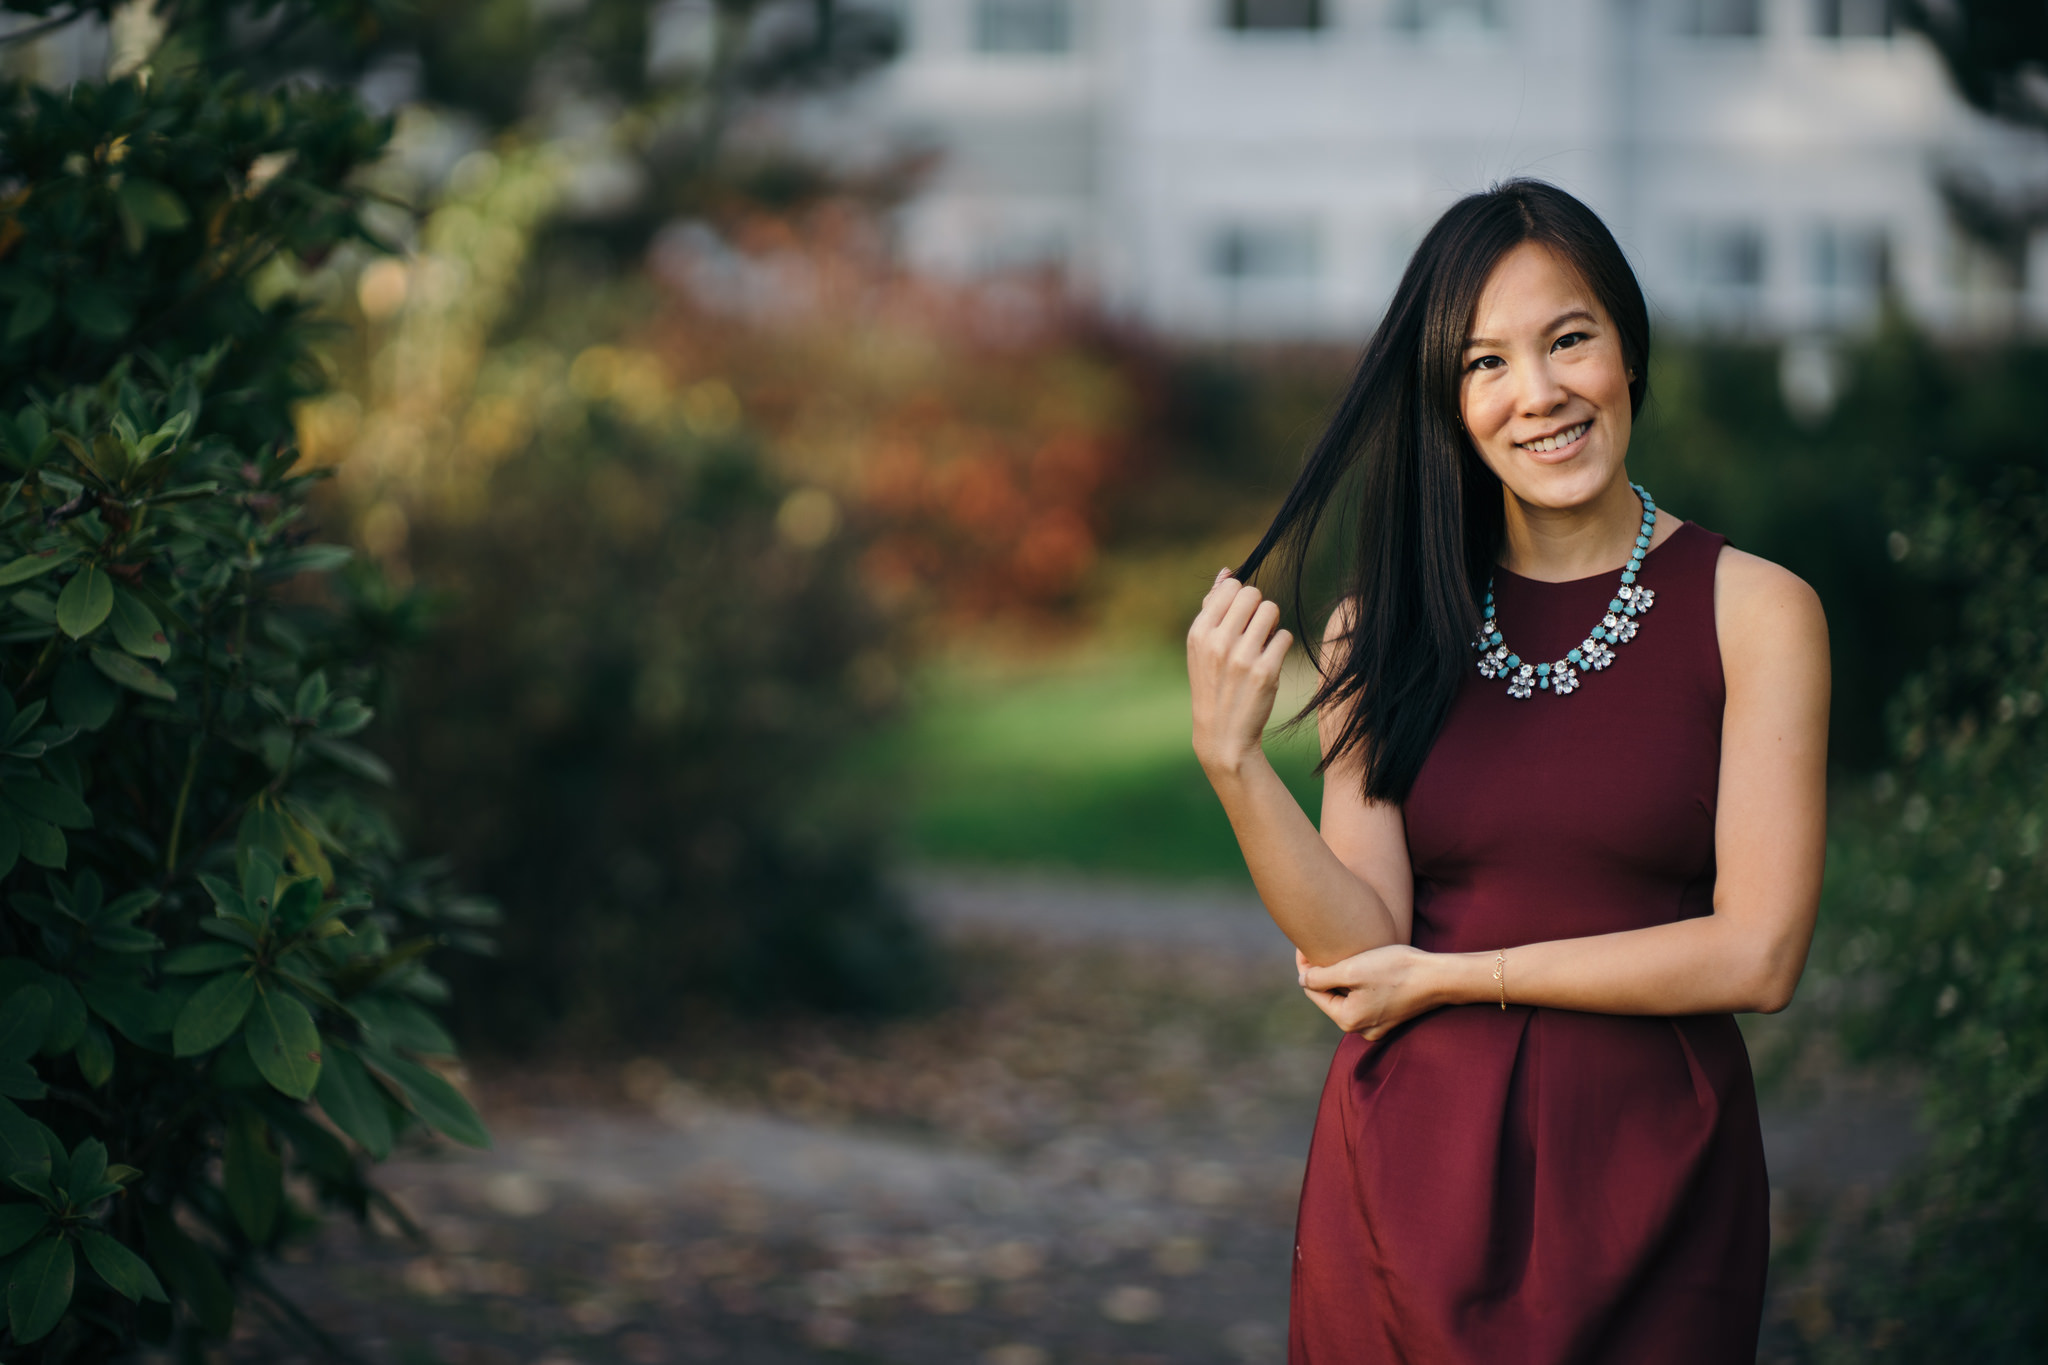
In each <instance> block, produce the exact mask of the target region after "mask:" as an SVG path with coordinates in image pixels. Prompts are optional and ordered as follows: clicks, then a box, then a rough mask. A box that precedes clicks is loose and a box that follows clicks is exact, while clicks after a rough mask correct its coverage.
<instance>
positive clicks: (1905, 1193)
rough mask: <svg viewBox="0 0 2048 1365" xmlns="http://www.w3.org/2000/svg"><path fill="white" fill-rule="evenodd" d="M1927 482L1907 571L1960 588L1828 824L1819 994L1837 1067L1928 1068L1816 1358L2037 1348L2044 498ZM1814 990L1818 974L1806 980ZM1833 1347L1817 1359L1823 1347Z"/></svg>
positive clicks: (2045, 1242) (2022, 484)
mask: <svg viewBox="0 0 2048 1365" xmlns="http://www.w3.org/2000/svg"><path fill="white" fill-rule="evenodd" d="M2042 488H2043V485H2042V480H2041V478H2040V475H2039V473H2038V471H2035V470H2028V469H2024V468H2018V469H2013V470H2009V471H2008V472H2007V473H2005V474H2004V475H2002V476H1999V477H1997V478H1995V479H1992V480H1990V481H1989V482H1988V484H1987V485H1986V486H1984V487H1983V488H1981V489H1980V490H1979V491H1974V492H1973V491H1968V488H1967V485H1965V484H1963V483H1961V482H1960V481H1948V482H1945V483H1944V484H1943V485H1942V486H1941V487H1940V488H1939V489H1938V491H1937V494H1936V496H1935V497H1934V498H1933V499H1932V500H1931V510H1930V511H1928V512H1926V513H1925V514H1923V517H1922V518H1921V519H1920V520H1919V521H1918V522H1916V523H1914V534H1913V536H1912V546H1911V551H1910V554H1909V556H1908V560H1907V562H1908V564H1909V565H1912V566H1913V567H1915V568H1918V569H1920V570H1921V571H1922V572H1924V573H1927V574H1929V575H1930V576H1937V577H1939V578H1941V579H1944V580H1948V581H1952V582H1960V583H1961V584H1963V585H1964V595H1963V598H1962V607H1961V616H1960V620H1959V622H1958V625H1959V627H1960V630H1959V633H1958V640H1957V643H1955V644H1954V645H1952V646H1950V647H1947V648H1944V649H1942V650H1941V651H1939V652H1938V653H1937V654H1936V655H1935V656H1934V657H1933V659H1932V660H1931V661H1930V663H1929V665H1928V667H1927V668H1926V670H1925V671H1924V672H1923V673H1922V674H1920V675H1919V676H1917V677H1915V678H1914V679H1913V680H1912V681H1911V682H1910V683H1909V684H1908V686H1907V687H1906V688H1905V689H1904V691H1903V693H1902V694H1901V696H1900V698H1899V701H1898V703H1897V706H1896V707H1895V715H1894V719H1895V722H1896V735H1897V749H1896V753H1897V762H1898V767H1897V770H1896V771H1895V772H1888V773H1885V774H1882V775H1880V776H1879V777H1878V778H1877V779H1876V783H1875V787H1876V790H1875V792H1874V794H1872V795H1870V796H1869V797H1867V798H1864V799H1861V800H1858V801H1856V802H1855V803H1853V804H1852V805H1851V806H1850V807H1849V808H1848V810H1847V812H1846V813H1845V814H1844V815H1843V816H1842V818H1841V819H1839V820H1838V821H1837V827H1836V831H1835V837H1834V843H1833V846H1832V848H1831V852H1830V867H1829V870H1828V873H1829V875H1828V890H1827V896H1826V901H1825V905H1824V907H1823V912H1822V925H1823V937H1822V940H1821V945H1820V951H1819V954H1818V964H1817V965H1819V966H1820V967H1821V968H1822V969H1823V971H1824V972H1825V973H1826V977H1827V978H1832V979H1831V980H1827V981H1826V984H1827V987H1828V989H1827V991H1825V992H1824V993H1823V995H1822V997H1821V999H1822V1001H1823V1003H1824V1004H1826V1005H1828V1009H1827V1013H1828V1016H1829V1017H1830V1018H1831V1019H1832V1020H1833V1022H1835V1023H1836V1024H1837V1025H1838V1027H1839V1029H1840V1032H1841V1036H1842V1038H1843V1039H1844V1041H1845V1042H1846V1043H1847V1044H1848V1045H1849V1049H1850V1054H1851V1056H1853V1057H1855V1058H1857V1059H1859V1060H1863V1061H1866V1062H1872V1063H1877V1064H1882V1065H1888V1066H1898V1065H1900V1064H1906V1065H1909V1066H1912V1067H1913V1068H1915V1069H1916V1070H1918V1071H1920V1072H1921V1073H1922V1074H1923V1075H1924V1076H1925V1086H1926V1089H1925V1098H1924V1106H1923V1119H1924V1122H1925V1124H1926V1126H1927V1129H1928V1132H1929V1136H1930V1139H1931V1145H1930V1150H1929V1152H1928V1155H1927V1157H1926V1159H1925V1161H1924V1162H1923V1163H1922V1164H1921V1165H1920V1167H1919V1168H1918V1169H1916V1170H1915V1171H1914V1173H1913V1174H1912V1176H1911V1177H1910V1178H1909V1179H1908V1180H1907V1181H1906V1182H1905V1184H1904V1185H1903V1186H1902V1187H1901V1189H1900V1190H1898V1191H1897V1192H1895V1194H1894V1195H1893V1196H1892V1197H1891V1198H1890V1199H1889V1200H1888V1201H1887V1202H1886V1203H1884V1204H1883V1205H1882V1206H1881V1207H1880V1208H1879V1209H1878V1211H1877V1212H1876V1213H1874V1214H1873V1215H1872V1216H1871V1217H1870V1219H1869V1222H1868V1224H1867V1225H1866V1226H1863V1227H1859V1228H1858V1229H1857V1230H1856V1232H1855V1235H1854V1237H1853V1238H1852V1241H1851V1245H1850V1249H1849V1250H1848V1251H1847V1252H1845V1253H1843V1254H1842V1255H1840V1257H1839V1259H1838V1263H1837V1264H1834V1265H1832V1266H1821V1267H1819V1268H1818V1270H1817V1271H1815V1272H1811V1273H1817V1274H1818V1275H1819V1277H1820V1278H1819V1282H1820V1284H1821V1285H1822V1287H1823V1289H1824V1292H1825V1294H1826V1297H1827V1300H1828V1302H1829V1303H1830V1307H1831V1312H1832V1314H1833V1316H1834V1317H1835V1319H1836V1321H1837V1323H1838V1328H1837V1332H1836V1334H1835V1335H1834V1337H1833V1338H1832V1342H1831V1344H1828V1345H1823V1346H1817V1347H1816V1349H1815V1351H1814V1354H1815V1357H1816V1358H1819V1359H1824V1360H1842V1361H1850V1360H1856V1361H1863V1360H1897V1361H1927V1360H1968V1361H1973V1362H1979V1361H1981V1362H2022V1361H2038V1360H2041V1359H2042V1358H2043V1352H2044V1343H2048V1306H2044V1303H2043V1300H2042V1298H2041V1295H2040V1272H2041V1267H2042V1265H2043V1264H2048V1009H2044V1008H2043V1007H2042V997H2041V991H2042V987H2043V984H2044V983H2048V936H2044V935H2043V933H2042V929H2043V927H2044V921H2043V917H2042V916H2043V907H2044V905H2048V859H2044V856H2043V834H2044V831H2048V799H2044V798H2048V791H2044V780H2048V716H2044V714H2043V712H2044V701H2043V698H2044V696H2048V497H2044V495H2043V491H2042ZM1824 979H1825V978H1824ZM1830 1352H1832V1354H1831V1353H1830Z"/></svg>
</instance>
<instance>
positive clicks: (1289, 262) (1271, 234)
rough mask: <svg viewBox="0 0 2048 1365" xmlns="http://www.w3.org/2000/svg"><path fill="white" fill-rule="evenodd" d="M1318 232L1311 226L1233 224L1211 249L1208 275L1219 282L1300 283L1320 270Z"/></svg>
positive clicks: (1218, 233)
mask: <svg viewBox="0 0 2048 1365" xmlns="http://www.w3.org/2000/svg"><path fill="white" fill-rule="evenodd" d="M1319 256H1320V253H1319V252H1318V251H1317V249H1316V230H1315V227H1314V225H1312V224H1309V223H1233V224H1230V225H1228V226H1226V227H1224V228H1223V229H1222V230H1220V231H1219V232H1217V233H1216V235H1215V237H1214V239H1213V240H1212V241H1211V242H1210V246H1209V273H1210V274H1212V275H1215V276H1216V277H1217V278H1218V279H1222V280H1229V281H1233V282H1245V283H1250V282H1254V281H1270V282H1274V283H1279V282H1285V281H1301V280H1308V279H1312V278H1314V276H1315V274H1316V272H1317V270H1318V269H1320V267H1321V261H1320V259H1319Z"/></svg>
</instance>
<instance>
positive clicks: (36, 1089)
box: [0, 1062, 50, 1100]
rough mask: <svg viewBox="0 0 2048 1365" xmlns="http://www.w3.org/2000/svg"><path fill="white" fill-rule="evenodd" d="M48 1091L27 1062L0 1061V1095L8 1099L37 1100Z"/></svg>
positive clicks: (48, 1088)
mask: <svg viewBox="0 0 2048 1365" xmlns="http://www.w3.org/2000/svg"><path fill="white" fill-rule="evenodd" d="M49 1092H50V1087H48V1086H47V1085H44V1084H43V1082H42V1080H41V1078H40V1077H38V1076H37V1075H36V1069H35V1068H34V1067H32V1066H30V1065H29V1064H28V1063H27V1062H0V1095H4V1096H6V1097H7V1098H8V1099H10V1100H39V1099H41V1098H42V1097H43V1096H44V1095H47V1094H48V1093H49Z"/></svg>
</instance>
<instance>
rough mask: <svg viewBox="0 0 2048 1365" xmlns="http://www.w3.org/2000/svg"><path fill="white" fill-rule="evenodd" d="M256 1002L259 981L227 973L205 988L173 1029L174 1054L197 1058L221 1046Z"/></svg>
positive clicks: (190, 1002)
mask: <svg viewBox="0 0 2048 1365" xmlns="http://www.w3.org/2000/svg"><path fill="white" fill-rule="evenodd" d="M255 1000H256V978H255V977H253V976H251V975H250V974H249V973H247V972H224V973H222V974H221V975H219V976H216V977H215V978H214V979H213V980H211V981H209V982H207V983H206V984H205V985H204V986H201V987H200V988H199V989H198V991H197V992H195V993H194V994H193V996H192V998H191V999H190V1000H187V1001H186V1002H185V1008H183V1009H181V1010H179V1011H178V1021H177V1023H176V1024H174V1025H172V1027H171V1051H173V1052H174V1053H176V1054H177V1055H178V1056H180V1057H193V1056H197V1055H198V1054H199V1053H202V1052H206V1051H209V1050H211V1049H213V1048H216V1047H219V1046H220V1045H221V1044H222V1043H224V1042H226V1041H227V1039H228V1038H229V1037H230V1036H231V1035H232V1034H233V1033H234V1031H235V1029H236V1028H237V1027H239V1026H240V1025H241V1022H242V1020H243V1018H244V1017H245V1016H247V1014H248V1013H249V1007H250V1006H251V1005H252V1004H254V1003H255Z"/></svg>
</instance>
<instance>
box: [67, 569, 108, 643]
mask: <svg viewBox="0 0 2048 1365" xmlns="http://www.w3.org/2000/svg"><path fill="white" fill-rule="evenodd" d="M113 610H114V580H113V579H112V578H109V577H108V576H107V571H106V570H105V569H103V568H101V567H100V566H99V565H97V564H88V565H86V566H85V567H84V568H82V569H80V570H79V571H78V572H77V573H75V574H73V575H72V576H71V581H70V582H69V583H66V584H65V585H64V591H63V592H60V593H58V594H57V629H59V630H61V631H63V632H64V633H65V634H66V635H69V636H70V637H71V638H72V639H74V640H82V639H84V638H85V637H86V636H88V635H90V634H92V633H93V632H94V631H96V630H98V629H99V628H100V623H101V622H103V621H105V620H106V619H107V616H108V614H109V613H110V612H112V611H113Z"/></svg>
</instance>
